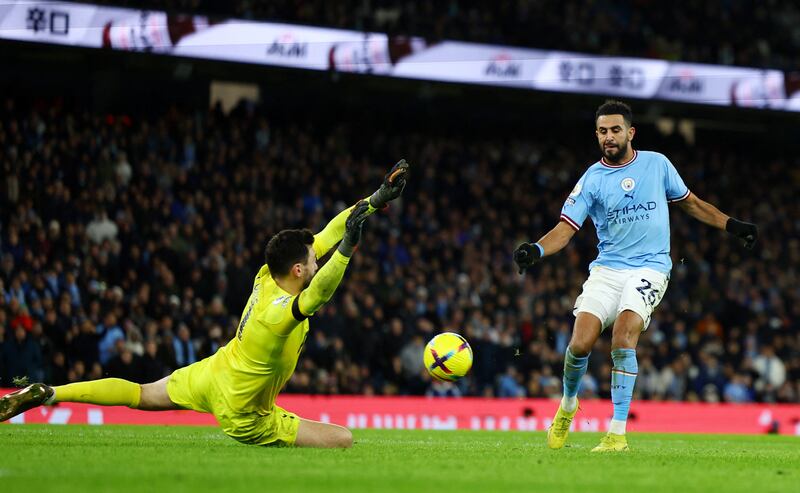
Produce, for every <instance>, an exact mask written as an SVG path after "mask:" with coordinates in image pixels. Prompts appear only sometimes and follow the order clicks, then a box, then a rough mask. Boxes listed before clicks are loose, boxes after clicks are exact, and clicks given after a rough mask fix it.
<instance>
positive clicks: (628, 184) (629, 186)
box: [620, 178, 636, 192]
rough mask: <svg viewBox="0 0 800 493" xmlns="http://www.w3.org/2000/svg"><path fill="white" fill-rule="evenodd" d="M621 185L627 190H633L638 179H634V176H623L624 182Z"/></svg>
mask: <svg viewBox="0 0 800 493" xmlns="http://www.w3.org/2000/svg"><path fill="white" fill-rule="evenodd" d="M620 186H621V187H622V189H623V190H625V191H626V192H630V191H631V190H633V187H635V186H636V181H634V179H633V178H623V179H622V182H621V183H620Z"/></svg>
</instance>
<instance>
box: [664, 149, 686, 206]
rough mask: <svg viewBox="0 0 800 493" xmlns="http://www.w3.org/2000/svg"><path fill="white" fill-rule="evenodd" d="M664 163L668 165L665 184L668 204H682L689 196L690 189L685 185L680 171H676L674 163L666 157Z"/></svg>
mask: <svg viewBox="0 0 800 493" xmlns="http://www.w3.org/2000/svg"><path fill="white" fill-rule="evenodd" d="M664 161H665V162H666V164H667V173H666V177H665V180H666V183H665V184H664V189H665V190H666V194H667V202H669V203H672V202H680V201H681V200H684V199H686V197H688V196H689V188H687V187H686V184H684V183H683V178H681V175H679V174H678V170H677V169H675V166H673V164H672V162H670V160H669V159H667V158H666V157H664Z"/></svg>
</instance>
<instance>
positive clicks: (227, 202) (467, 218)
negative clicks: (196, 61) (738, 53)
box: [0, 98, 800, 402]
mask: <svg viewBox="0 0 800 493" xmlns="http://www.w3.org/2000/svg"><path fill="white" fill-rule="evenodd" d="M40 103H41V104H35V105H31V106H25V107H17V106H16V104H15V102H14V100H13V99H10V98H9V99H6V100H4V101H3V102H2V107H0V167H2V181H1V182H0V202H1V205H2V209H1V210H2V213H1V214H0V228H1V229H0V348H1V350H0V386H5V387H9V386H11V384H12V381H11V380H12V378H13V377H20V376H28V377H29V378H30V379H32V380H35V381H44V382H47V383H51V384H64V383H67V382H74V381H81V380H88V379H96V378H101V377H106V376H114V377H122V378H127V379H130V380H133V381H137V382H149V381H153V380H156V379H158V378H160V377H162V376H164V375H167V374H168V373H169V372H171V371H172V370H174V369H176V368H179V367H182V366H184V365H187V364H190V363H192V362H194V361H197V360H199V359H201V358H204V357H206V356H208V355H210V354H213V353H214V352H215V351H216V350H217V349H218V348H219V347H220V346H222V345H224V344H225V343H226V341H227V340H229V339H230V338H231V337H232V336H233V335H234V332H235V328H236V327H237V324H238V321H239V317H240V315H241V312H242V309H243V307H244V304H245V302H246V300H247V298H248V296H249V293H250V289H251V287H252V281H253V277H254V276H255V274H256V272H257V269H258V268H259V267H260V265H261V264H262V263H263V255H264V247H265V245H266V242H267V240H268V239H269V238H270V236H271V235H273V234H275V233H276V232H278V231H279V230H281V229H283V228H290V227H309V228H311V229H312V230H314V231H318V230H320V229H321V228H322V227H323V226H324V224H325V222H326V221H327V220H328V219H330V218H331V217H333V216H334V215H335V214H336V213H337V212H339V211H340V210H342V209H343V208H344V207H345V206H346V205H348V204H352V203H354V202H355V201H356V200H358V199H359V198H361V197H365V196H367V195H368V194H369V193H371V192H372V191H373V190H374V189H375V187H376V186H377V185H378V184H379V183H380V181H381V179H382V176H383V173H384V172H385V171H386V170H387V169H388V168H389V167H390V166H391V165H392V164H393V163H394V162H395V161H396V160H397V159H399V158H401V157H405V158H407V159H408V160H409V161H410V162H412V163H413V165H414V168H413V173H412V177H411V180H410V182H409V184H408V186H407V188H406V191H405V194H404V197H403V198H402V199H401V200H400V201H399V202H398V203H394V204H393V205H392V206H391V207H390V208H389V210H388V211H385V212H382V213H381V214H379V215H378V216H375V217H373V218H371V219H370V222H369V223H368V225H367V226H366V228H365V230H366V231H365V235H364V237H363V239H362V244H361V247H360V249H359V251H358V252H357V254H356V255H355V256H354V258H353V260H352V261H351V263H350V265H351V267H350V268H349V270H348V274H347V276H346V278H345V280H344V281H343V282H342V285H341V287H340V288H339V290H338V291H337V293H336V295H335V296H334V298H333V299H332V300H331V302H329V303H328V304H327V305H326V306H325V307H323V308H322V309H321V310H320V311H319V312H318V313H317V315H316V316H314V317H313V319H312V320H311V333H310V334H309V337H308V341H307V343H306V346H305V351H304V354H303V355H302V356H301V358H300V361H299V363H298V367H297V371H296V373H295V375H294V376H293V377H292V379H291V381H290V382H289V384H288V389H287V390H288V391H289V392H302V393H316V394H377V395H393V394H412V395H421V394H428V395H483V396H500V397H519V396H529V397H556V396H559V395H560V392H561V369H562V365H563V354H564V351H565V348H566V346H567V344H568V342H569V338H570V332H571V326H572V321H573V316H572V313H571V312H572V304H573V302H574V299H575V297H576V296H577V294H578V293H579V290H580V287H581V284H582V283H583V281H584V280H585V278H586V277H587V275H588V273H587V266H588V263H589V262H590V260H591V259H593V258H594V256H595V255H596V237H595V235H594V231H593V227H592V226H591V223H590V222H589V221H587V223H586V224H585V225H584V227H583V229H582V230H581V231H580V232H579V233H578V234H577V235H576V236H575V238H574V239H573V241H572V243H571V244H570V246H569V247H568V248H567V249H566V250H565V251H564V252H562V253H560V254H558V255H557V256H554V257H550V258H548V259H547V260H546V261H544V262H542V263H540V264H537V266H536V267H535V268H533V269H532V270H531V271H530V272H529V273H528V274H527V275H525V276H521V275H519V274H518V273H517V272H516V270H515V269H514V268H513V265H512V262H511V252H512V251H513V249H514V247H515V246H516V245H517V244H518V243H519V242H521V241H523V240H530V239H538V237H539V236H540V235H541V234H543V233H545V232H546V231H547V230H549V228H551V227H552V226H553V225H555V223H556V221H557V218H558V216H559V211H560V208H561V205H562V204H563V201H564V199H565V197H566V196H567V194H568V193H569V191H570V190H571V189H572V187H573V185H574V183H575V182H576V181H577V179H578V178H579V177H580V175H581V174H582V172H583V170H584V169H585V168H586V166H588V165H589V164H591V162H592V160H594V159H596V150H595V148H594V146H595V143H594V142H593V140H592V138H591V136H590V135H591V134H588V133H587V134H586V135H587V137H586V139H583V138H580V139H577V138H574V136H572V138H570V139H564V138H563V137H564V136H570V135H571V134H573V133H574V132H575V130H574V129H575V126H574V125H573V126H572V128H571V129H561V131H553V129H552V128H548V130H549V132H546V133H540V134H538V135H537V137H536V138H535V139H534V138H525V137H524V136H520V137H510V136H503V135H499V132H497V133H494V134H493V132H491V131H488V132H486V133H485V135H482V136H481V135H477V136H459V133H458V132H455V133H453V134H452V135H448V134H446V133H444V132H443V133H441V134H437V133H436V132H425V133H421V132H419V131H418V130H415V129H413V128H412V129H409V128H405V129H403V130H400V131H397V130H394V131H391V132H389V131H387V130H385V129H382V128H381V126H380V125H366V126H365V125H362V126H360V127H358V121H359V118H358V116H357V115H350V116H349V117H347V118H346V119H345V120H344V121H339V122H333V123H324V122H323V121H313V122H312V121H311V120H310V119H304V118H302V117H297V118H295V119H289V120H286V121H284V119H282V118H278V117H273V116H272V115H271V114H270V113H269V112H268V111H267V110H265V109H264V108H260V107H254V106H246V105H242V106H239V107H237V108H236V109H235V110H234V111H233V112H232V113H230V114H229V115H226V114H224V113H223V112H222V111H221V110H220V109H219V108H213V109H211V110H208V111H205V110H204V111H187V110H179V109H177V108H170V109H165V111H164V112H163V113H162V114H160V115H157V116H156V117H145V116H143V115H130V116H114V115H99V114H92V113H89V112H86V111H81V110H68V109H66V108H65V107H64V106H63V105H60V104H53V102H50V101H47V102H40ZM590 125H591V122H586V126H590ZM581 128H582V127H581ZM356 129H357V130H356ZM542 135H548V136H549V137H547V138H542ZM637 135H641V137H640V138H639V139H640V140H639V141H638V142H641V143H642V145H644V144H645V143H647V139H648V136H649V139H650V140H649V143H651V144H652V146H650V148H652V149H654V150H658V151H661V152H664V153H665V154H667V155H668V156H669V157H670V158H671V160H672V161H673V162H674V163H675V165H676V166H677V168H678V170H679V171H680V172H681V174H682V176H683V178H684V180H685V182H686V183H687V185H688V186H689V188H690V189H691V190H692V191H693V192H694V193H696V194H697V195H699V196H700V197H702V198H705V199H706V200H709V201H710V202H712V203H715V204H717V205H718V206H719V207H720V208H721V209H722V210H723V211H725V212H728V213H730V214H731V215H733V216H735V217H738V218H740V219H743V220H748V221H753V222H756V223H757V224H758V225H759V226H760V227H761V231H762V238H761V240H760V242H759V244H758V246H757V247H756V249H755V250H754V251H752V252H750V251H746V250H744V249H743V248H742V247H741V246H740V245H739V244H738V243H737V242H736V241H734V240H733V239H731V238H729V237H728V236H727V235H726V234H725V233H724V232H720V231H716V230H712V229H710V228H709V227H707V226H705V225H702V224H700V223H698V222H696V221H694V220H692V219H691V218H689V217H688V216H687V215H686V214H684V213H683V212H682V211H680V210H679V208H677V207H673V208H672V210H671V217H672V255H673V260H674V264H675V267H674V269H673V272H672V279H671V281H670V285H669V289H668V291H667V293H666V296H665V297H664V299H663V301H662V303H661V305H660V306H659V308H658V309H657V310H656V312H655V315H654V319H653V322H652V323H651V325H650V328H649V330H648V331H647V333H646V335H645V336H643V338H642V342H641V344H640V347H639V350H638V358H639V378H638V380H637V384H636V393H637V395H638V398H643V399H666V400H703V401H730V402H750V401H765V402H775V401H777V402H800V287H799V286H800V283H799V282H798V281H800V279H798V266H800V239H798V238H800V234H799V233H800V202H798V201H797V198H796V191H797V190H798V189H800V166H798V164H800V163H798V161H797V158H796V157H782V156H781V154H780V153H779V152H774V153H771V152H767V151H766V150H765V149H763V148H762V147H759V146H758V145H756V144H757V142H751V143H750V144H749V145H745V146H734V145H733V144H732V143H731V142H730V141H732V139H731V138H730V136H725V135H723V136H718V137H716V138H714V137H711V136H708V137H705V138H703V139H701V141H700V142H699V143H698V144H697V145H689V144H687V143H686V142H685V141H684V140H682V138H680V137H677V136H671V137H660V136H659V135H658V134H657V133H656V130H655V129H653V128H649V127H643V128H640V130H639V134H637ZM559 136H561V137H562V138H560V139H559ZM567 140H571V141H574V142H580V143H579V144H575V143H574V142H573V143H572V144H569V145H568V144H567ZM583 141H585V143H583ZM643 148H647V147H643ZM445 330H451V331H457V332H460V333H462V334H463V335H464V336H465V337H466V338H467V340H468V341H469V342H470V343H471V345H472V347H473V350H474V354H475V362H474V367H473V370H472V372H471V373H470V375H469V376H468V377H467V378H465V379H464V380H463V381H462V382H460V383H459V384H458V385H452V384H438V383H433V382H431V380H430V378H429V377H428V376H427V373H426V371H425V369H424V367H423V364H422V350H423V347H424V345H425V343H426V341H427V340H428V339H430V338H431V337H432V336H433V335H435V334H436V333H438V332H440V331H445ZM609 351H610V336H609V334H605V335H604V336H603V337H602V338H601V341H600V342H599V343H598V346H597V347H596V348H595V351H594V352H593V353H592V355H591V359H590V368H589V373H587V375H586V377H585V380H584V382H583V386H582V387H583V388H582V395H583V396H585V397H593V396H599V397H609V396H610V370H611V360H610V356H609Z"/></svg>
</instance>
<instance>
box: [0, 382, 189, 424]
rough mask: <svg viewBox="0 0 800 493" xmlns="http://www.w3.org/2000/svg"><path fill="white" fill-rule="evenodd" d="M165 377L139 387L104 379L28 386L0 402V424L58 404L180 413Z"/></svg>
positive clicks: (135, 384)
mask: <svg viewBox="0 0 800 493" xmlns="http://www.w3.org/2000/svg"><path fill="white" fill-rule="evenodd" d="M169 378H170V377H164V378H162V379H161V380H159V381H157V382H153V383H148V384H144V385H140V384H138V383H133V382H129V381H127V380H122V379H120V378H104V379H101V380H92V381H89V382H77V383H71V384H67V385H60V386H57V387H51V386H49V385H45V384H42V383H35V384H33V385H29V386H27V387H25V388H24V389H21V390H18V391H16V392H12V393H11V394H8V395H6V396H4V397H2V398H0V421H6V420H8V419H11V418H13V417H14V416H16V415H18V414H21V413H23V412H25V411H27V410H29V409H32V408H34V407H37V406H41V405H43V404H48V405H49V404H55V403H57V402H84V403H87V404H96V405H100V406H127V407H130V408H132V409H142V410H146V411H165V410H169V409H182V408H181V407H180V406H178V405H176V404H175V403H173V402H172V401H171V400H170V398H169V395H168V394H167V382H168V381H169Z"/></svg>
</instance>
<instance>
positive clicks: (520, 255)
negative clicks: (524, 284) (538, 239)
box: [514, 243, 542, 274]
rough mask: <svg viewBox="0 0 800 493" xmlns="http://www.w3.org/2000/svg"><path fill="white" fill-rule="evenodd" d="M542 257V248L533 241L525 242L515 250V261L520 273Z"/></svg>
mask: <svg viewBox="0 0 800 493" xmlns="http://www.w3.org/2000/svg"><path fill="white" fill-rule="evenodd" d="M541 258H542V252H541V250H539V247H537V246H536V245H534V244H533V243H523V244H521V245H520V246H518V247H517V249H516V250H514V262H516V263H517V267H519V273H520V274H522V273H524V272H525V271H526V270H528V268H530V267H531V266H532V265H533V264H535V263H536V262H537V261H538V260H539V259H541Z"/></svg>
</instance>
